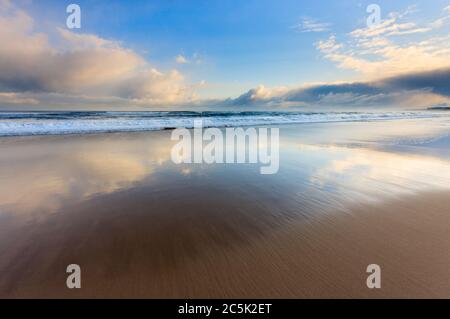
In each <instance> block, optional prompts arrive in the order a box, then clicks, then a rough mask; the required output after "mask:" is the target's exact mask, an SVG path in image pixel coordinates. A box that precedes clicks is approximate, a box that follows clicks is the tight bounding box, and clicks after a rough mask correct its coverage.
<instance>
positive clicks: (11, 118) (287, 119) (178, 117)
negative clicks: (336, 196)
mask: <svg viewBox="0 0 450 319" xmlns="http://www.w3.org/2000/svg"><path fill="white" fill-rule="evenodd" d="M439 116H443V115H441V114H435V113H430V112H419V111H417V112H415V111H410V112H385V113H370V112H189V111H180V112H164V111H161V112H1V113H0V136H28V135H62V134H88V133H105V132H132V131H155V130H164V129H173V128H192V127H193V125H194V120H200V119H201V120H202V121H203V126H204V127H239V126H256V125H282V124H302V123H324V122H358V121H382V120H396V119H397V120H398V119H419V118H433V117H439Z"/></svg>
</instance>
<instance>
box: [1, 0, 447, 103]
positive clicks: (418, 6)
mask: <svg viewBox="0 0 450 319" xmlns="http://www.w3.org/2000/svg"><path fill="white" fill-rule="evenodd" d="M71 3H75V4H77V5H79V7H80V8H81V28H79V29H77V28H75V29H70V28H68V26H67V24H66V20H67V18H68V16H69V15H70V13H67V12H66V7H67V6H68V5H69V4H71ZM370 4H376V5H377V6H378V8H379V9H380V20H379V21H376V22H378V23H375V24H370V25H369V24H368V22H367V19H368V18H369V17H370V16H371V15H372V14H373V12H367V8H368V6H369V5H370ZM0 43H2V45H1V46H0V109H2V110H16V109H17V110H25V109H33V110H37V109H41V110H47V109H55V110H59V109H60V110H71V109H73V110H76V109H83V110H100V109H112V110H132V109H133V110H134V109H144V110H147V109H148V110H153V109H158V110H159V109H245V110H248V109H284V110H291V109H294V110H298V109H305V108H308V109H309V108H313V109H315V108H331V109H337V108H372V107H375V108H378V107H386V108H391V107H396V108H398V107H401V108H426V107H429V106H433V105H448V104H450V84H449V83H450V1H448V0H447V1H441V0H434V1H414V2H411V1H403V0H400V1H378V0H371V1H352V0H343V1H299V0H296V1H291V0H280V1H275V0H271V1H269V0H245V1H242V0H240V1H237V0H227V1H224V0H221V1H216V0H196V1H194V0H161V1H159V0H147V1H143V0H135V1H122V0H108V1H107V0H103V1H101V0H88V1H81V0H72V1H71V2H70V1H60V0H39V1H31V0H14V1H12V0H0Z"/></svg>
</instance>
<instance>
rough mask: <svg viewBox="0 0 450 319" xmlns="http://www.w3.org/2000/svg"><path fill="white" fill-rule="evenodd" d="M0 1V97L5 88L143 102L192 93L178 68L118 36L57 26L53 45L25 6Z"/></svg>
mask: <svg viewBox="0 0 450 319" xmlns="http://www.w3.org/2000/svg"><path fill="white" fill-rule="evenodd" d="M0 6H1V10H0V12H1V13H0V42H1V43H7V44H8V45H2V46H0V92H3V96H0V102H1V103H4V102H5V101H6V100H8V99H9V100H11V99H13V98H11V96H8V95H5V94H6V93H8V94H9V93H15V94H17V93H21V94H24V93H27V92H28V93H29V94H35V93H40V94H41V96H42V94H44V93H47V94H61V95H79V96H83V97H86V96H89V97H91V98H95V97H99V98H101V97H102V96H109V97H111V98H121V99H125V100H126V99H128V100H131V101H133V102H135V103H140V104H142V105H144V104H146V103H148V104H151V105H155V104H156V105H164V104H169V103H182V102H186V101H190V100H191V99H193V98H194V97H195V95H194V92H192V91H191V89H192V87H190V86H187V85H186V84H185V83H184V77H183V76H182V75H181V74H180V73H179V72H178V71H177V70H170V71H168V72H161V71H159V70H157V69H156V68H155V67H153V66H152V65H151V64H150V63H149V62H148V61H146V60H145V59H144V58H143V57H142V56H140V55H139V54H137V53H136V52H134V51H132V50H130V49H127V48H124V47H123V46H122V45H121V44H120V43H119V42H116V41H112V40H107V39H103V38H100V37H98V36H96V35H94V34H80V33H74V32H71V31H69V30H66V29H56V30H55V35H56V40H57V43H58V45H55V44H54V43H50V41H49V35H48V34H45V33H41V32H38V31H36V30H35V27H34V21H33V18H32V17H31V16H29V15H28V14H27V13H26V12H24V11H22V10H20V9H17V8H15V7H14V6H13V5H12V4H11V3H9V2H5V1H4V0H3V1H2V2H1V3H0ZM16 100H17V99H16ZM22 101H23V102H26V101H27V100H22ZM28 102H31V100H29V101H28ZM34 102H35V101H34Z"/></svg>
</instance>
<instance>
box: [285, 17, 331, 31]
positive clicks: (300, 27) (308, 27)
mask: <svg viewBox="0 0 450 319" xmlns="http://www.w3.org/2000/svg"><path fill="white" fill-rule="evenodd" d="M330 26H331V24H330V23H327V22H318V21H316V20H314V19H312V18H307V17H305V18H302V20H301V22H300V23H299V24H297V25H294V26H293V27H292V28H293V29H295V30H297V31H299V32H325V31H329V30H330Z"/></svg>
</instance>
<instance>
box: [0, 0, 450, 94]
mask: <svg viewBox="0 0 450 319" xmlns="http://www.w3.org/2000/svg"><path fill="white" fill-rule="evenodd" d="M3 1H6V0H3ZM72 2H73V3H77V4H79V5H80V7H81V9H82V28H81V29H79V30H71V31H70V32H72V33H75V34H83V35H84V34H91V35H95V36H96V37H98V38H101V39H107V40H111V41H115V42H117V43H120V46H121V47H122V48H124V49H126V50H132V51H133V52H134V53H135V54H138V55H139V56H140V57H142V58H144V59H145V60H146V61H148V63H149V64H150V65H151V66H152V67H154V68H156V69H157V70H158V71H160V72H163V73H166V72H170V70H177V72H179V73H180V74H182V76H183V83H184V84H185V85H186V86H187V87H195V94H196V99H225V98H236V97H238V96H239V95H241V94H243V93H245V92H247V91H248V90H250V89H252V88H257V87H258V86H260V85H264V87H267V88H278V87H289V88H295V87H300V86H302V85H308V83H316V82H321V83H322V82H336V81H361V80H366V79H371V80H372V79H373V75H372V74H369V75H368V74H364V72H361V70H358V69H357V68H355V67H343V66H342V65H340V63H341V61H336V57H330V54H328V57H327V53H326V52H324V50H323V49H318V43H321V41H322V43H325V42H326V41H329V40H330V37H334V39H335V40H334V41H336V42H337V43H340V44H341V45H342V49H344V48H346V47H348V46H349V45H352V42H351V41H352V39H350V38H351V37H350V36H349V34H350V33H351V32H352V31H354V30H357V29H361V28H365V27H366V18H367V16H368V15H369V14H368V13H366V7H367V5H368V4H370V3H374V2H375V1H373V0H372V1H350V0H344V1H299V0H295V1H291V0H285V1H273V0H246V1H242V0H241V1H236V0H227V1H224V0H222V1H216V0H208V1H206V0H198V1H190V0H161V1H156V0H151V1H148V0H147V1H143V0H135V1H121V0H109V1H100V0H88V1H81V0H77V1H72ZM375 3H377V4H378V5H379V6H380V8H381V18H382V19H384V20H385V19H388V18H389V14H392V13H395V12H397V13H401V12H404V11H405V10H408V8H409V7H411V6H414V10H411V12H412V13H409V14H408V17H407V18H405V21H400V20H401V19H398V21H395V22H394V24H399V25H400V24H401V23H413V24H415V26H414V27H416V28H417V29H418V28H420V27H422V28H425V27H426V26H427V25H428V24H430V23H432V22H433V21H435V20H436V19H439V18H442V17H445V15H446V12H445V11H444V8H446V7H447V6H449V5H450V3H449V1H441V0H435V1H433V2H432V5H431V4H430V1H415V2H411V1H376V2H375ZM68 4H69V2H66V1H56V0H53V1H50V0H40V1H29V0H28V1H27V0H18V1H14V7H15V9H17V10H23V11H24V12H26V13H27V14H28V15H29V16H30V17H32V19H33V20H34V26H33V31H34V32H43V33H46V34H47V36H48V38H49V42H50V43H52V42H56V41H57V40H56V38H57V35H55V32H54V30H55V28H58V27H59V28H63V29H64V28H65V21H66V18H67V13H66V12H65V8H66V6H67V5H68ZM402 19H403V18H402ZM308 25H309V26H310V27H311V26H313V27H314V26H315V27H316V28H315V30H308V28H307V26H308ZM312 29H314V28H312ZM448 34H449V28H448V24H447V21H444V23H443V26H440V27H439V28H433V30H430V31H427V32H421V31H420V32H417V33H414V32H412V33H411V34H409V35H408V36H407V37H403V36H391V37H390V38H389V40H390V41H391V43H395V45H398V46H410V47H411V46H412V44H413V43H414V42H415V41H424V40H426V39H427V38H430V37H432V36H433V37H435V36H446V35H448ZM347 42H348V43H347ZM345 54H348V55H352V54H353V52H350V51H347V52H345ZM180 56H182V59H184V60H183V61H186V62H187V63H179V62H180V61H182V60H180V59H178V62H177V57H179V58H180ZM378 58H379V57H377V56H374V57H373V59H374V60H376V59H378ZM384 58H385V57H384ZM411 63H413V61H411ZM388 66H389V64H387V67H388ZM400 71H401V70H400ZM400 71H399V72H400ZM406 71H408V72H410V71H414V70H409V69H408V70H406ZM417 71H424V70H422V69H418V70H417ZM383 72H384V70H380V73H383ZM380 77H381V75H380ZM71 93H73V92H71ZM269 95H271V94H269Z"/></svg>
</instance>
